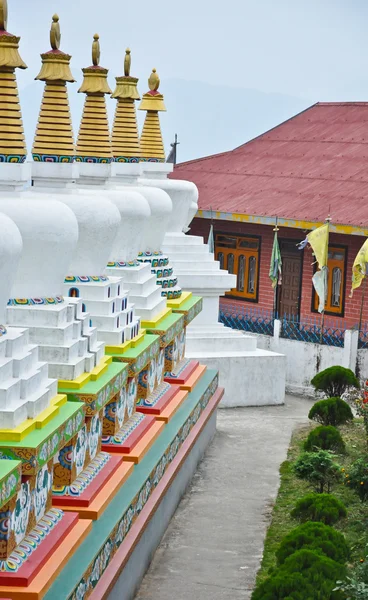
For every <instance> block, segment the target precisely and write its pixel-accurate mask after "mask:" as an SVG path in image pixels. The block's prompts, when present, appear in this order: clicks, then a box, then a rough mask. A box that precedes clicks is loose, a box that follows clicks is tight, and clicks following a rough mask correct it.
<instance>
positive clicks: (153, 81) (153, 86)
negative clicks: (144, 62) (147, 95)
mask: <svg viewBox="0 0 368 600" xmlns="http://www.w3.org/2000/svg"><path fill="white" fill-rule="evenodd" d="M159 86H160V78H159V76H158V75H157V73H156V69H152V73H151V75H150V78H149V80H148V87H149V89H150V90H151V92H157V90H158V88H159Z"/></svg>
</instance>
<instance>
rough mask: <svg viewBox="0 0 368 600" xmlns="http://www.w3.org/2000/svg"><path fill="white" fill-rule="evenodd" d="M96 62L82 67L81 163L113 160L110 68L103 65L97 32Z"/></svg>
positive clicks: (78, 159) (93, 56) (93, 60)
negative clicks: (108, 81)
mask: <svg viewBox="0 0 368 600" xmlns="http://www.w3.org/2000/svg"><path fill="white" fill-rule="evenodd" d="M92 62H93V65H92V66H91V67H88V68H87V69H82V71H83V74H84V79H83V83H82V86H81V88H80V89H79V90H78V92H83V93H85V94H86V100H85V103H84V109H83V115H82V122H81V126H80V129H79V134H78V141H77V156H76V160H77V161H78V162H99V163H106V162H111V160H112V150H111V141H110V132H109V121H108V118H107V109H106V100H105V94H111V90H110V88H109V85H108V83H107V74H108V72H109V71H108V70H107V69H104V68H103V67H100V42H99V36H98V35H97V33H96V34H95V35H94V36H93V43H92Z"/></svg>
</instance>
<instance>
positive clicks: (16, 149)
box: [0, 0, 27, 163]
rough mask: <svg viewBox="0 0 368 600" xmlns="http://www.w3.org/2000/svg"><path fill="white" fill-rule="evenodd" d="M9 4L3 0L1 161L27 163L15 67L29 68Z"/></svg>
mask: <svg viewBox="0 0 368 600" xmlns="http://www.w3.org/2000/svg"><path fill="white" fill-rule="evenodd" d="M7 21H8V3H7V0H0V162H15V163H17V162H18V163H19V162H24V161H25V159H26V156H27V149H26V144H25V137H24V130H23V122H22V113H21V109H20V104H19V97H18V88H17V80H16V77H15V69H26V68H27V65H26V64H25V63H24V62H23V60H22V59H21V57H20V55H19V52H18V48H19V40H20V38H19V37H16V36H15V35H12V34H11V33H8V31H7Z"/></svg>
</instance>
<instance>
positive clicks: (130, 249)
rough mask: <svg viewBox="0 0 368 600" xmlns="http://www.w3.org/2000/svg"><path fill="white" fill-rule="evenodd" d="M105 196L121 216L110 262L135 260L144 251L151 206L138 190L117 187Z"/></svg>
mask: <svg viewBox="0 0 368 600" xmlns="http://www.w3.org/2000/svg"><path fill="white" fill-rule="evenodd" d="M114 183H115V182H114ZM105 194H106V196H107V197H108V198H109V200H110V201H111V202H113V203H114V204H115V206H116V207H117V209H118V210H119V212H120V216H121V222H120V228H119V232H118V234H117V236H116V237H115V242H114V245H113V248H112V251H111V253H110V261H112V262H113V261H124V262H129V261H132V260H135V259H136V258H137V256H138V253H139V252H140V251H141V249H142V244H143V239H144V235H145V230H146V227H147V223H150V217H151V210H150V206H149V204H148V202H147V200H146V198H145V197H144V196H143V195H142V193H140V190H139V189H138V188H131V187H130V186H117V188H116V189H113V190H108V191H107V192H105Z"/></svg>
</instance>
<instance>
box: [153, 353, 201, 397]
mask: <svg viewBox="0 0 368 600" xmlns="http://www.w3.org/2000/svg"><path fill="white" fill-rule="evenodd" d="M184 360H186V359H184ZM179 366H180V365H179ZM189 367H190V368H189ZM206 368H207V367H206V366H205V365H200V364H199V362H198V361H191V363H189V364H188V366H187V368H186V369H184V370H183V371H182V375H181V377H180V379H181V382H180V383H179V387H180V388H181V389H182V390H187V391H188V392H192V391H193V390H194V388H195V386H196V385H197V383H198V382H199V380H200V379H201V377H202V375H204V373H205V372H206ZM173 380H174V378H173V377H172V374H171V373H170V375H169V376H168V377H167V376H165V378H164V381H167V382H168V383H171V382H172V381H173Z"/></svg>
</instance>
